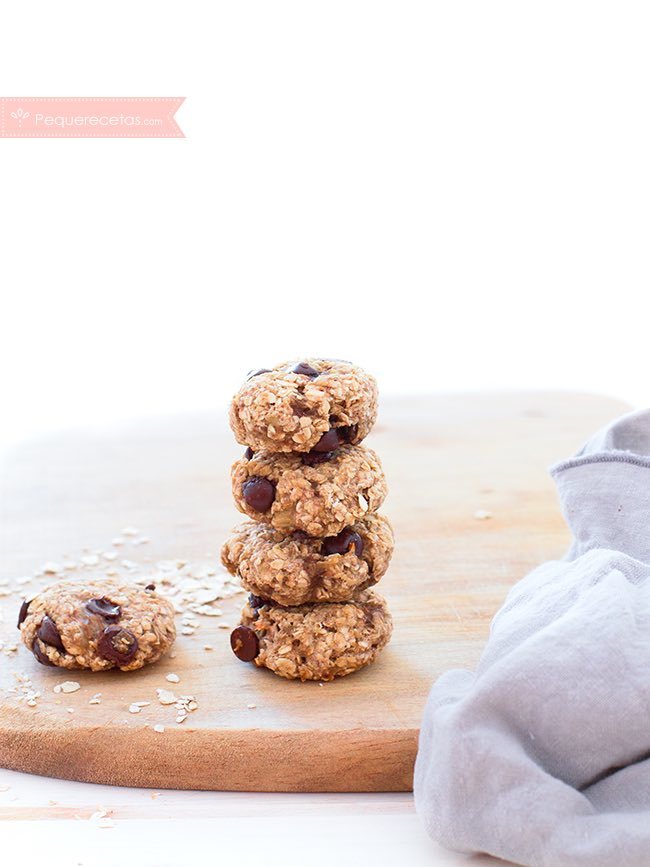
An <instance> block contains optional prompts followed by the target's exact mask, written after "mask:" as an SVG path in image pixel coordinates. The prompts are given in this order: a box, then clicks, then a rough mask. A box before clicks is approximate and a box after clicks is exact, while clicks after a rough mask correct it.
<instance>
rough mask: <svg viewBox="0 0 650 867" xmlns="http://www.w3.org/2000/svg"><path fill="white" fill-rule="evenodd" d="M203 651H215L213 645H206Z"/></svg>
mask: <svg viewBox="0 0 650 867" xmlns="http://www.w3.org/2000/svg"><path fill="white" fill-rule="evenodd" d="M203 649H204V650H207V651H208V652H209V651H211V650H214V647H213V646H212V645H211V644H204V645H203Z"/></svg>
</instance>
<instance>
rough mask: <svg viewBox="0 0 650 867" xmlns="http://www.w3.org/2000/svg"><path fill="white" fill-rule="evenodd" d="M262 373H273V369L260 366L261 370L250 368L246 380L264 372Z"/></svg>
mask: <svg viewBox="0 0 650 867" xmlns="http://www.w3.org/2000/svg"><path fill="white" fill-rule="evenodd" d="M262 373H271V371H270V370H269V369H268V367H260V369H259V370H249V371H248V373H247V375H246V382H248V380H249V379H253V378H254V377H256V376H260V374H262Z"/></svg>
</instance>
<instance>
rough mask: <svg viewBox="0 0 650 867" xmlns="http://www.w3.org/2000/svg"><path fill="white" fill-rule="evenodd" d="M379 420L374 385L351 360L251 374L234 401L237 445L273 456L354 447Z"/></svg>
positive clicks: (304, 363) (302, 363)
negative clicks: (342, 444) (337, 447)
mask: <svg viewBox="0 0 650 867" xmlns="http://www.w3.org/2000/svg"><path fill="white" fill-rule="evenodd" d="M376 418H377V383H376V382H375V380H374V378H373V377H372V376H370V374H368V373H366V372H365V371H364V370H362V369H361V368H360V367H357V366H356V365H354V364H352V363H351V362H349V361H339V360H337V359H327V358H307V359H302V360H298V361H288V362H283V363H282V364H278V365H277V367H274V368H273V369H272V370H264V369H263V370H255V371H252V372H251V373H250V374H249V376H248V379H247V381H246V382H245V383H244V385H242V387H241V388H240V389H239V391H238V392H237V394H236V395H235V396H234V398H233V400H232V404H231V407H230V426H231V428H232V430H233V433H234V434H235V437H236V439H237V442H240V443H242V445H247V446H250V447H251V448H253V449H268V450H269V451H272V452H309V451H312V449H318V450H319V451H331V450H332V449H334V448H336V446H338V445H340V444H341V443H349V444H352V445H355V444H356V443H360V442H361V440H362V439H364V437H366V436H367V434H368V432H369V431H370V428H371V427H372V426H373V424H374V423H375V419H376Z"/></svg>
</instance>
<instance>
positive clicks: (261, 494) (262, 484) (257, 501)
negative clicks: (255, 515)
mask: <svg viewBox="0 0 650 867" xmlns="http://www.w3.org/2000/svg"><path fill="white" fill-rule="evenodd" d="M242 495H243V497H244V502H245V503H246V504H247V505H248V506H250V507H251V509H255V511H256V512H267V511H268V510H269V509H270V508H271V504H272V503H273V500H274V499H275V485H274V484H273V482H270V481H269V480H268V479H263V478H262V477H261V476H253V477H252V478H250V479H249V480H248V481H247V482H244V484H243V485H242Z"/></svg>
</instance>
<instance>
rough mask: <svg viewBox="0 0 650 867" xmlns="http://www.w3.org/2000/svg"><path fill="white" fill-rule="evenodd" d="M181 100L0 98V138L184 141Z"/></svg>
mask: <svg viewBox="0 0 650 867" xmlns="http://www.w3.org/2000/svg"><path fill="white" fill-rule="evenodd" d="M184 100H185V97H183V96H180V97H177V96H22V97H21V96H0V138H185V136H184V135H183V131H182V130H181V128H180V127H179V125H178V124H177V123H176V121H175V119H174V115H175V114H176V112H177V111H178V109H179V108H180V106H181V105H182V104H183V102H184Z"/></svg>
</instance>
